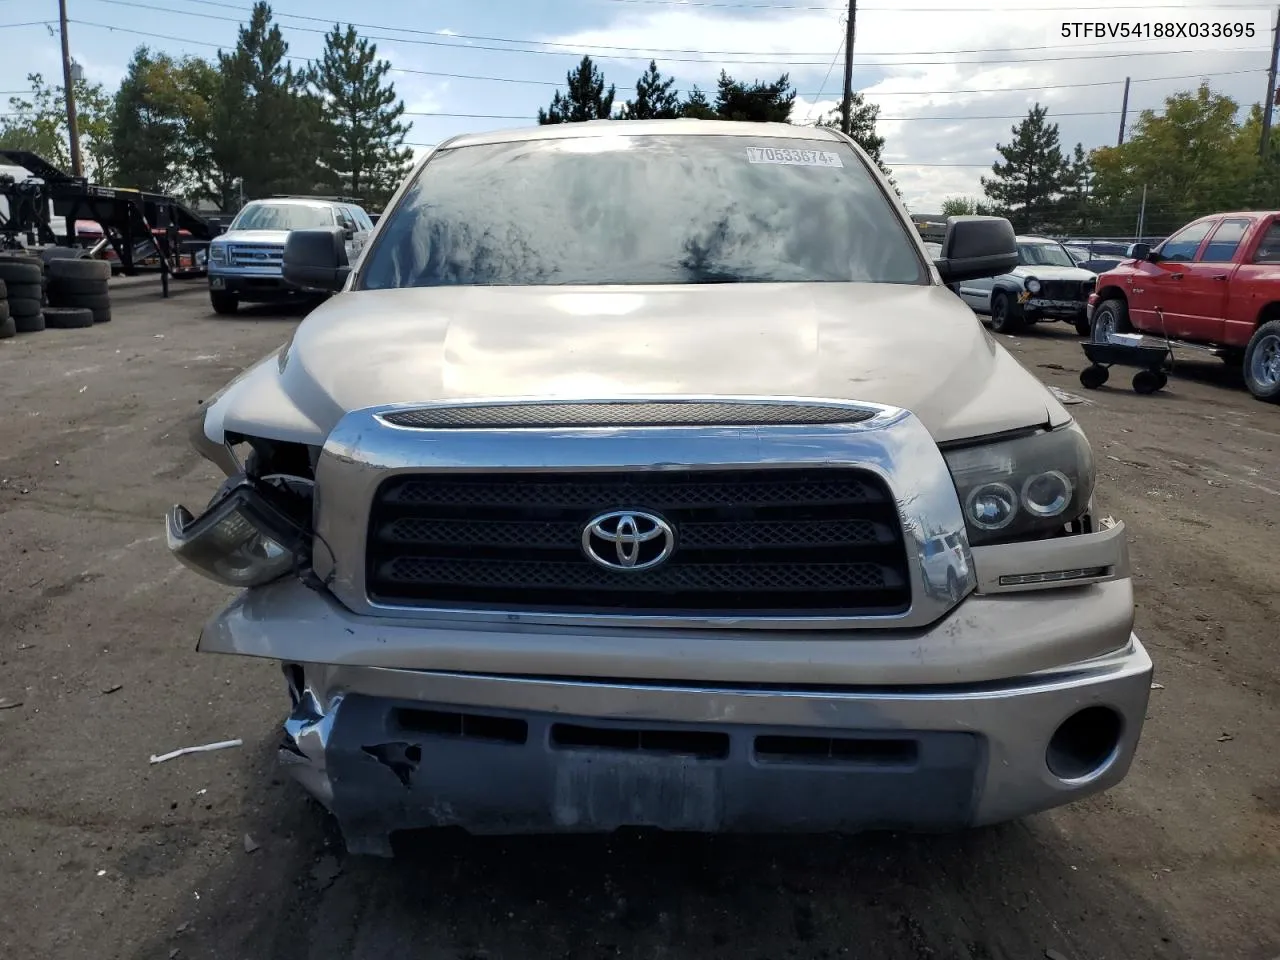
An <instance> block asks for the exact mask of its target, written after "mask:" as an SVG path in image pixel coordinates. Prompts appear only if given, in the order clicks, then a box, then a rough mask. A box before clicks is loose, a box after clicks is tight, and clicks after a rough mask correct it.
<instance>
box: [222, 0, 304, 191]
mask: <svg viewBox="0 0 1280 960" xmlns="http://www.w3.org/2000/svg"><path fill="white" fill-rule="evenodd" d="M288 53H289V44H288V43H286V42H285V39H284V37H283V36H282V35H281V33H280V27H279V26H277V25H276V24H275V23H273V22H272V20H271V7H270V6H269V5H268V4H267V3H265V2H262V0H259V2H258V3H255V4H254V6H253V13H252V14H251V15H250V17H249V23H248V25H247V26H241V27H240V37H239V39H238V41H237V43H236V46H235V49H234V50H232V51H231V53H224V52H223V51H221V50H219V51H218V71H217V72H218V75H219V76H218V82H217V87H216V90H215V91H214V96H215V97H216V102H215V103H214V104H213V106H212V109H211V111H210V112H211V117H210V122H209V136H210V145H209V156H210V161H211V168H212V170H213V171H214V174H213V179H214V180H215V181H216V184H214V185H211V189H210V191H209V192H211V193H214V194H215V195H217V194H220V196H217V199H218V200H219V201H220V202H221V203H222V204H223V206H224V209H230V208H234V206H235V205H236V202H235V194H234V193H232V192H231V191H232V190H233V189H234V188H233V186H232V185H233V183H234V181H235V180H239V181H240V184H241V186H242V189H243V192H244V195H245V197H246V198H247V199H253V198H256V197H264V196H270V195H271V194H273V193H287V192H311V191H313V190H315V189H316V187H317V186H322V184H320V183H317V177H316V174H315V167H316V162H315V161H316V156H317V155H318V153H319V148H320V131H321V117H320V111H321V104H320V100H319V98H318V97H316V96H314V95H313V94H311V93H310V92H309V91H308V88H309V86H310V85H311V80H312V77H311V74H310V72H309V71H306V70H295V69H294V68H293V66H292V65H291V64H289V62H288Z"/></svg>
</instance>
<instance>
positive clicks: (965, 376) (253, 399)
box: [204, 283, 1070, 444]
mask: <svg viewBox="0 0 1280 960" xmlns="http://www.w3.org/2000/svg"><path fill="white" fill-rule="evenodd" d="M654 394H668V395H674V394H686V395H687V394H704V395H705V394H717V395H742V396H750V395H765V396H793V397H817V398H830V399H847V400H861V401H868V402H875V403H883V404H890V405H894V406H898V407H904V408H906V409H908V410H910V411H912V412H913V413H914V414H915V415H916V416H917V417H919V418H920V419H921V420H922V421H923V422H924V424H925V426H926V427H927V428H928V429H929V430H930V431H931V432H932V433H933V435H934V437H935V438H936V439H937V440H939V441H944V440H955V439H963V438H968V437H974V436H981V435H984V434H989V433H995V432H999V431H1003V430H1013V429H1019V428H1024V427H1029V426H1037V425H1042V424H1045V423H1054V424H1057V423H1065V422H1067V421H1069V419H1070V417H1069V416H1068V415H1067V412H1066V411H1065V410H1064V409H1063V407H1062V406H1061V404H1059V403H1058V401H1057V399H1056V398H1055V397H1054V396H1053V394H1051V393H1050V392H1049V391H1048V390H1047V389H1046V388H1045V387H1044V386H1043V385H1042V384H1041V383H1040V382H1039V381H1038V380H1037V379H1036V378H1035V377H1034V376H1033V375H1032V374H1031V373H1030V372H1028V371H1027V370H1026V369H1024V368H1023V367H1022V366H1021V365H1020V364H1019V363H1018V362H1017V361H1016V360H1015V359H1014V358H1013V357H1012V356H1011V355H1010V354H1009V353H1007V352H1006V351H1005V350H1004V349H1003V348H1002V347H1001V346H1000V345H999V344H998V343H997V342H996V341H995V339H994V338H993V337H992V336H991V334H989V333H988V332H987V331H986V330H985V329H984V328H983V327H982V325H981V324H980V323H979V322H978V320H977V318H975V317H974V315H973V313H972V312H971V311H970V310H969V309H968V308H967V307H966V306H964V304H963V303H961V301H960V300H959V299H958V298H957V297H956V296H955V295H954V294H952V293H951V292H950V291H949V290H947V289H946V288H945V287H938V286H905V285H894V284H837V283H814V284H795V283H785V284H781V283H780V284H751V283H744V284H720V285H705V286H691V285H686V286H664V287H630V288H628V287H617V286H614V287H536V288H533V287H434V288H419V289H397V290H375V291H359V292H346V293H340V294H338V295H337V296H335V297H333V298H331V299H330V300H329V301H328V302H327V303H325V304H323V305H322V306H321V307H319V308H318V309H316V310H315V311H314V312H313V313H312V314H311V315H310V316H308V317H307V318H306V320H304V321H303V322H302V323H301V324H300V325H299V326H298V328H297V329H296V331H295V332H294V336H293V338H292V340H291V341H290V342H289V343H288V344H286V345H285V347H283V348H281V350H279V351H277V352H276V353H275V354H273V355H272V356H270V357H268V358H266V359H265V360H263V361H262V362H260V363H259V364H258V365H257V366H255V367H251V368H250V369H249V370H247V371H245V372H244V373H243V374H241V376H240V377H239V378H237V379H236V380H235V381H232V383H231V384H229V385H228V386H227V387H225V388H224V389H223V391H222V392H221V393H220V394H219V395H218V396H217V397H216V398H215V399H214V401H213V402H212V403H211V404H209V405H208V406H207V407H206V408H205V410H206V419H205V424H204V432H205V435H206V436H207V437H208V439H209V440H212V441H214V442H217V443H221V442H222V441H223V437H224V435H225V432H234V433H241V434H249V435H255V436H263V437H270V438H273V439H278V440H292V441H297V442H302V443H310V444H322V443H323V442H324V438H325V437H326V436H327V435H328V433H329V431H330V430H331V429H332V428H333V427H334V426H335V425H336V423H337V422H338V420H339V419H341V417H342V416H343V415H344V414H346V413H347V412H349V411H351V410H354V409H358V408H362V407H369V406H376V405H381V404H389V403H405V402H407V403H413V402H422V401H431V400H447V399H451V398H480V397H527V396H547V397H557V398H584V399H589V398H608V397H626V396H638V395H654Z"/></svg>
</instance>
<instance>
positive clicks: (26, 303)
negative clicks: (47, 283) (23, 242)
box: [0, 253, 44, 338]
mask: <svg viewBox="0 0 1280 960" xmlns="http://www.w3.org/2000/svg"><path fill="white" fill-rule="evenodd" d="M0 287H3V289H4V294H3V298H2V299H0V304H3V306H0V338H4V337H12V336H13V335H14V334H16V333H35V332H37V331H39V330H43V329H44V315H43V312H42V311H43V309H44V262H43V261H42V260H41V259H40V258H39V257H29V256H26V255H23V254H12V253H5V254H3V255H0Z"/></svg>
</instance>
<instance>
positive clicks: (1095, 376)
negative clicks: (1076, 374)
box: [1080, 363, 1111, 390]
mask: <svg viewBox="0 0 1280 960" xmlns="http://www.w3.org/2000/svg"><path fill="white" fill-rule="evenodd" d="M1110 377H1111V371H1110V370H1108V369H1107V368H1106V367H1104V366H1103V365H1102V364H1100V363H1093V364H1090V365H1089V366H1087V367H1085V368H1084V369H1083V370H1081V371H1080V383H1081V384H1082V385H1083V386H1084V387H1085V388H1086V389H1088V390H1097V389H1098V388H1099V387H1100V386H1102V385H1103V384H1104V383H1106V382H1107V380H1108V379H1110Z"/></svg>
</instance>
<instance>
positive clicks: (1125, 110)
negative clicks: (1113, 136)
mask: <svg viewBox="0 0 1280 960" xmlns="http://www.w3.org/2000/svg"><path fill="white" fill-rule="evenodd" d="M1127 119H1129V78H1128V77H1125V78H1124V100H1123V101H1122V102H1121V103H1120V139H1119V140H1117V141H1116V146H1117V147H1123V146H1124V122H1125V121H1126V120H1127Z"/></svg>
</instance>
